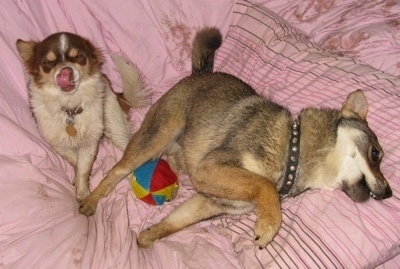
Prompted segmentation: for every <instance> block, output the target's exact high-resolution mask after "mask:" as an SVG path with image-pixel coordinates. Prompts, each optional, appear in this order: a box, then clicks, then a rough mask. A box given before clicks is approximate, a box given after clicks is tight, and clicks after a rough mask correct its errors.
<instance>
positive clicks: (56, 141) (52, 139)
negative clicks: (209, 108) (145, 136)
mask: <svg viewBox="0 0 400 269" xmlns="http://www.w3.org/2000/svg"><path fill="white" fill-rule="evenodd" d="M16 46H17V49H18V52H19V55H20V56H21V58H22V60H23V62H24V64H25V67H26V69H27V72H28V74H29V83H28V88H29V102H30V106H31V109H32V112H33V115H34V118H35V120H36V122H37V126H38V129H39V133H40V134H41V136H42V137H43V138H44V139H45V140H46V141H47V142H48V143H49V144H50V145H51V146H52V148H53V149H54V150H55V151H56V152H57V153H58V154H60V155H61V156H62V157H64V158H65V159H66V160H67V161H68V162H69V163H71V165H73V166H74V168H75V179H74V184H75V186H76V192H77V193H76V195H77V200H78V201H81V200H82V199H83V198H85V197H86V196H87V195H89V193H90V191H89V176H90V172H91V169H92V165H93V162H94V160H95V157H96V154H97V150H98V145H99V141H100V139H101V138H102V137H103V135H105V136H106V137H108V138H109V139H110V140H111V141H112V142H113V143H114V144H115V145H116V146H118V147H119V148H120V149H121V150H124V149H125V148H126V146H127V144H128V141H129V139H130V137H131V126H130V124H129V121H128V118H127V113H125V112H127V111H125V112H124V110H123V109H122V108H121V106H120V104H119V103H121V105H122V106H124V107H125V108H129V106H133V107H141V106H144V105H146V104H147V100H148V96H149V91H148V90H147V89H145V87H144V85H143V79H142V76H141V75H140V72H139V71H138V70H137V69H135V67H134V65H132V64H130V63H127V62H124V61H123V59H122V58H120V57H118V56H116V58H115V63H116V66H117V70H120V71H121V72H125V74H124V76H122V77H123V78H125V81H123V86H124V93H123V94H120V95H119V96H117V95H116V94H114V92H113V91H112V89H111V84H110V81H109V80H108V79H107V77H106V76H105V75H104V74H102V73H101V66H102V64H103V61H104V57H103V54H102V52H101V51H100V50H99V49H98V48H96V47H95V46H94V45H93V44H92V43H91V42H90V41H89V40H87V39H86V38H83V37H81V36H79V35H76V34H72V33H67V32H60V33H55V34H52V35H50V36H48V37H47V38H45V39H44V40H43V41H41V42H36V41H23V40H20V39H19V40H18V41H17V42H16ZM119 101H120V102H119ZM125 110H126V109H125Z"/></svg>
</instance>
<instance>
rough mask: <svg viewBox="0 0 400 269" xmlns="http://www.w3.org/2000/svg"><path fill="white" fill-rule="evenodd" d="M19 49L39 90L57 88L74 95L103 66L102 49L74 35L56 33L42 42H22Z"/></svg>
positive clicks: (20, 41)
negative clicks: (87, 78) (85, 80)
mask: <svg viewBox="0 0 400 269" xmlns="http://www.w3.org/2000/svg"><path fill="white" fill-rule="evenodd" d="M16 46H17V49H18V52H19V55H20V56H21V58H22V60H23V61H24V64H25V67H26V68H27V70H28V73H29V75H30V77H31V80H32V82H33V83H35V85H36V86H37V87H39V88H42V87H46V86H48V87H52V88H54V87H55V88H57V89H58V90H60V91H61V92H62V93H64V94H72V93H74V92H75V91H76V90H77V89H78V87H79V84H80V83H81V82H82V80H84V79H85V78H86V77H88V76H90V75H92V74H94V73H96V72H98V71H99V69H100V67H101V64H102V63H103V56H102V53H101V52H100V50H99V49H97V48H96V47H95V46H94V45H93V44H92V43H91V42H90V41H88V40H87V39H85V38H83V37H81V36H78V35H75V34H72V33H66V32H61V33H55V34H52V35H50V36H48V37H47V38H46V39H44V40H43V41H41V42H36V41H23V40H21V39H19V40H17V43H16Z"/></svg>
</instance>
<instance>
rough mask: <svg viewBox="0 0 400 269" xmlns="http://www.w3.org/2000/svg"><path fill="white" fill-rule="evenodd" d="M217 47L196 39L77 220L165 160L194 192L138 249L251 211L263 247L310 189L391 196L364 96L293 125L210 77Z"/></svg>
mask: <svg viewBox="0 0 400 269" xmlns="http://www.w3.org/2000/svg"><path fill="white" fill-rule="evenodd" d="M221 42H222V37H221V34H220V33H219V31H218V30H217V29H215V28H206V29H204V30H202V31H200V32H199V33H198V34H197V35H196V37H195V40H194V44H193V50H192V55H193V56H192V57H193V58H192V65H193V74H192V75H191V76H189V77H186V78H184V79H182V80H181V81H180V82H178V83H177V84H176V85H175V86H174V87H172V89H171V90H169V91H168V92H167V93H166V94H165V95H164V96H163V97H161V98H160V99H159V100H158V101H157V102H156V103H155V104H154V105H153V106H152V108H151V109H150V110H149V112H148V113H147V115H146V117H145V119H144V121H143V123H142V126H141V128H140V129H139V130H138V131H137V132H136V133H135V134H134V135H133V137H132V139H131V140H130V142H129V145H128V147H127V149H126V151H125V153H124V155H123V157H122V159H121V160H120V161H119V162H118V164H117V165H116V166H115V167H114V168H112V169H111V170H110V172H109V173H108V174H107V176H106V178H105V179H104V180H103V181H102V182H101V183H100V185H99V186H98V187H97V188H96V189H95V190H94V191H93V192H92V194H91V195H90V196H88V197H86V198H85V199H84V200H83V201H82V203H81V208H80V212H81V213H83V214H86V215H91V214H93V213H94V212H95V210H96V206H97V203H98V201H99V200H100V199H101V198H102V197H104V196H105V195H107V194H108V193H109V192H110V190H112V188H113V187H114V186H115V185H116V184H117V183H118V182H119V181H120V180H121V179H123V178H124V177H125V176H126V175H128V174H129V173H131V171H132V170H133V169H135V168H136V167H138V166H140V165H141V164H143V163H144V162H145V161H147V160H149V159H152V158H158V157H159V156H161V155H162V154H167V155H170V156H168V158H169V157H174V159H175V160H176V161H175V163H178V164H181V167H182V168H184V169H185V170H186V172H187V173H188V174H189V176H190V179H191V182H192V184H193V186H194V187H195V189H196V191H197V193H196V194H195V195H194V196H193V197H191V198H190V199H189V200H187V201H185V202H184V203H182V204H181V205H180V206H179V207H177V208H176V209H175V210H174V211H172V213H171V214H170V215H169V216H167V217H166V218H165V219H163V220H162V221H161V222H160V223H157V224H155V225H153V226H151V227H150V228H149V229H147V230H144V231H142V232H141V233H140V235H139V237H138V244H139V246H141V247H149V246H151V245H152V244H153V242H154V241H155V240H157V239H160V238H163V237H165V236H168V235H170V234H171V233H174V232H177V231H179V230H181V229H183V228H185V227H187V226H189V225H191V224H193V223H196V222H198V221H201V220H204V219H208V218H211V217H213V216H216V215H220V214H226V213H229V214H242V213H245V212H249V211H251V210H255V212H256V213H257V221H256V224H255V227H254V239H255V242H256V244H257V245H258V246H260V247H265V246H266V245H267V244H268V243H269V242H271V240H272V239H273V238H274V236H275V235H276V233H277V232H278V229H279V227H280V224H281V208H280V200H281V198H282V197H285V196H296V195H299V194H300V193H302V192H305V191H306V190H308V189H326V190H333V189H341V190H343V191H344V192H345V193H346V194H347V195H348V196H349V197H350V198H351V199H352V200H354V201H356V202H363V201H366V200H368V199H369V197H373V198H374V199H378V200H380V199H385V198H389V197H390V196H391V195H392V190H391V188H390V186H389V184H388V182H387V180H386V179H385V177H384V176H383V174H382V172H381V171H380V162H381V159H382V157H383V150H382V147H381V146H380V144H379V142H378V139H377V137H376V135H375V134H374V133H373V131H372V130H371V129H370V128H369V126H368V123H367V121H366V117H367V113H368V103H367V100H366V98H365V96H364V94H363V92H362V91H360V90H358V91H355V92H352V93H350V94H349V95H348V97H347V99H346V100H345V101H344V103H343V106H342V108H341V109H330V108H313V107H308V108H304V109H303V110H302V111H301V113H300V115H299V117H297V119H294V117H293V116H292V115H291V113H290V112H289V110H288V109H287V108H285V107H284V106H282V105H280V104H277V103H275V102H273V101H271V100H269V99H267V98H265V97H263V96H260V95H259V94H257V92H256V91H255V90H254V89H252V88H251V87H250V86H249V85H248V84H246V83H244V82H243V81H241V80H240V79H238V78H236V77H234V76H232V75H229V74H226V73H218V72H215V73H213V72H212V69H213V61H214V53H215V50H216V49H217V48H218V47H219V46H220V44H221ZM171 155H172V156H171Z"/></svg>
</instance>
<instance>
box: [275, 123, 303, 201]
mask: <svg viewBox="0 0 400 269" xmlns="http://www.w3.org/2000/svg"><path fill="white" fill-rule="evenodd" d="M299 157H300V123H299V121H298V120H295V121H294V122H293V124H292V129H291V133H290V141H289V152H288V160H287V165H286V172H285V176H284V178H283V183H282V187H281V189H280V190H279V195H280V197H281V199H284V198H286V197H289V196H291V192H292V189H293V186H294V185H295V183H296V179H297V174H298V172H299Z"/></svg>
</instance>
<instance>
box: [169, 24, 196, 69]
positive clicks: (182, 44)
mask: <svg viewBox="0 0 400 269" xmlns="http://www.w3.org/2000/svg"><path fill="white" fill-rule="evenodd" d="M162 24H164V25H165V26H166V27H167V28H168V31H167V32H165V33H164V38H165V40H166V42H168V43H171V44H173V47H172V48H171V49H172V51H173V52H174V53H176V55H177V58H178V67H179V66H181V65H182V64H183V61H184V60H185V59H187V58H188V57H189V56H190V55H191V48H192V41H193V37H194V33H195V32H196V31H197V29H195V28H192V27H189V26H187V25H185V24H184V23H182V22H179V21H177V20H176V19H172V20H171V19H169V18H165V19H164V20H163V21H162Z"/></svg>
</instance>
